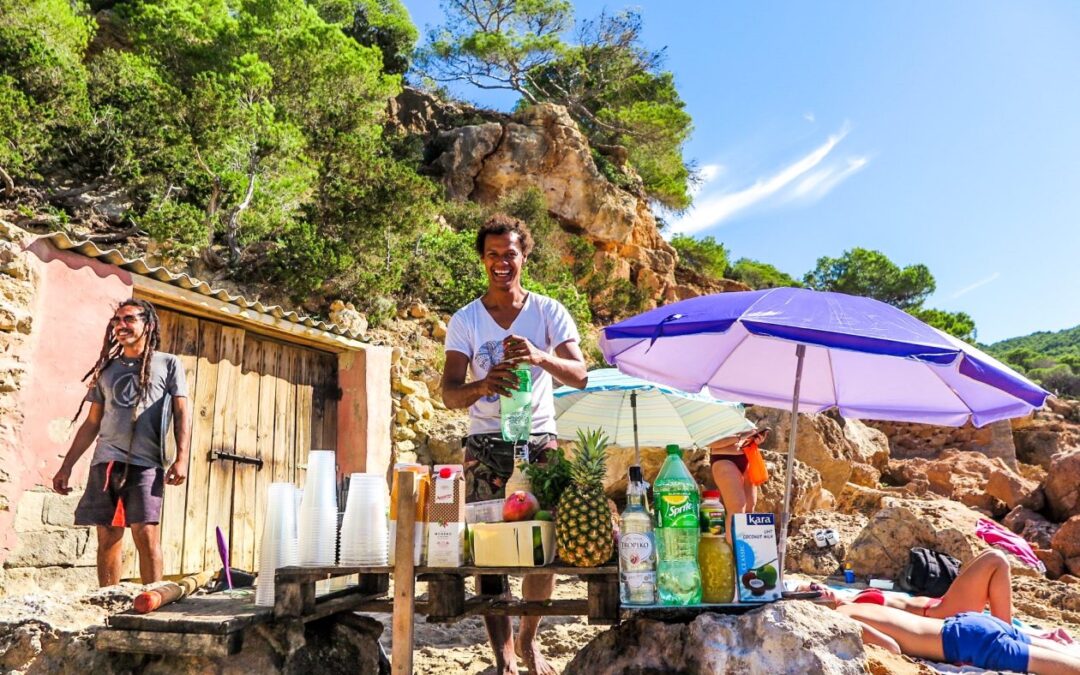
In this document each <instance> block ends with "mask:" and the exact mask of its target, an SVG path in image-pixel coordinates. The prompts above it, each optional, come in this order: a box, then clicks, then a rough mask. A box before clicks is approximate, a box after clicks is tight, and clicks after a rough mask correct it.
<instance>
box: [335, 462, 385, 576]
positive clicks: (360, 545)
mask: <svg viewBox="0 0 1080 675" xmlns="http://www.w3.org/2000/svg"><path fill="white" fill-rule="evenodd" d="M389 503H390V497H389V495H388V494H387V490H386V477H385V476H383V475H381V474H375V473H354V474H352V476H350V477H349V494H348V496H347V497H346V499H345V518H344V520H343V521H342V523H341V564H342V565H385V564H386V559H387V554H388V552H389V537H388V526H387V521H386V509H387V506H388V505H389Z"/></svg>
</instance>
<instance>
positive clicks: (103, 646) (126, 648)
mask: <svg viewBox="0 0 1080 675" xmlns="http://www.w3.org/2000/svg"><path fill="white" fill-rule="evenodd" d="M243 639H244V638H243V634H242V633H239V632H236V633H229V634H227V635H205V634H199V633H154V632H149V631H133V630H117V629H112V628H99V629H98V631H97V633H96V634H95V636H94V648H95V649H97V650H98V651H99V652H126V653H129V654H163V655H166V656H206V657H221V656H229V655H231V654H236V653H237V652H239V651H240V649H241V648H242V647H243Z"/></svg>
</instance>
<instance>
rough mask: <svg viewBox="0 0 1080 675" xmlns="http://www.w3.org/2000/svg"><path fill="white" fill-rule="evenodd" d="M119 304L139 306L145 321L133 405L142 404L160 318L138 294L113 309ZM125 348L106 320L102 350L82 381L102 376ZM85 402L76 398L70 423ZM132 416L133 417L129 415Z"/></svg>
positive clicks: (146, 389)
mask: <svg viewBox="0 0 1080 675" xmlns="http://www.w3.org/2000/svg"><path fill="white" fill-rule="evenodd" d="M121 307H137V308H138V309H139V310H140V313H141V314H142V318H143V324H144V325H145V335H146V347H145V348H144V349H143V353H142V357H141V360H140V363H139V399H138V401H137V402H136V404H135V407H136V408H138V406H140V405H142V403H143V401H144V400H145V399H146V394H147V392H148V391H150V386H149V385H150V363H151V361H152V360H153V358H154V352H156V351H157V349H158V346H160V344H161V333H160V331H159V326H160V321H158V315H157V310H156V309H154V305H152V304H151V303H150V302H149V301H147V300H141V299H139V298H128V299H127V300H124V301H123V302H121V303H120V304H119V305H117V306H116V309H120V308H121ZM123 351H124V349H123V347H121V346H120V343H119V342H117V341H116V336H114V335H113V325H112V321H111V320H110V322H109V324H108V325H107V326H106V327H105V338H104V339H103V340H102V343H101V352H100V353H99V354H98V359H97V361H96V362H94V365H93V367H92V368H90V370H88V371H86V374H85V375H83V377H82V380H81V381H82V382H86V381H87V380H90V385H89V386H91V387H92V386H94V385H95V384H96V383H97V381H98V378H99V377H101V373H102V372H103V371H104V370H105V369H106V368H107V367H108V366H109V364H110V363H112V362H113V361H115V360H116V359H117V358H118V357H119V356H120V354H121V353H123ZM85 404H86V399H85V398H84V399H83V400H82V401H80V402H79V409H78V410H76V411H75V417H73V418H71V423H72V424H74V423H75V421H76V420H78V419H79V415H81V414H82V409H83V406H84V405H85ZM132 419H133V420H134V417H133V418H132Z"/></svg>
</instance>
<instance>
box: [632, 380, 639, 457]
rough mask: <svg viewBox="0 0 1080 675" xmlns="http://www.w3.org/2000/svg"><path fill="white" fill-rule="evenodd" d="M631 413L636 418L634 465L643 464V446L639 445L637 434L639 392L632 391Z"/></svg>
mask: <svg viewBox="0 0 1080 675" xmlns="http://www.w3.org/2000/svg"><path fill="white" fill-rule="evenodd" d="M630 413H631V417H633V419H634V465H635V466H641V448H640V447H638V436H637V392H636V391H631V392H630Z"/></svg>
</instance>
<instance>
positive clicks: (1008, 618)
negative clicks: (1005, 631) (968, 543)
mask: <svg viewBox="0 0 1080 675" xmlns="http://www.w3.org/2000/svg"><path fill="white" fill-rule="evenodd" d="M803 590H812V591H821V592H822V593H823V597H825V598H826V600H828V601H829V602H830V603H832V604H835V605H837V606H839V605H844V604H869V605H882V606H884V607H890V608H893V609H899V610H903V611H905V612H910V613H911V614H918V615H919V616H925V617H929V618H931V619H946V618H948V617H951V616H956V615H957V614H961V613H963V612H982V611H983V610H984V609H986V606H987V605H989V606H990V614H991V615H993V616H994V617H996V618H998V619H1000V620H1002V621H1004V622H1005V623H1011V622H1012V618H1013V611H1012V573H1011V571H1010V570H1009V561H1008V559H1007V558H1006V557H1005V554H1004V553H1002V552H1001V551H992V550H989V551H983V552H982V553H980V554H979V555H977V556H975V557H974V558H972V559H971V560H970V561H968V562H967V563H966V564H965V565H964V566H963V567H962V568H961V569H960V574H959V575H957V577H956V579H954V580H953V582H952V585H950V586H949V590H947V591H946V592H945V594H944V595H943V596H941V597H940V598H928V597H924V596H913V597H905V596H901V595H894V594H890V595H886V594H885V593H882V592H881V591H880V590H878V589H876V588H867V589H864V590H862V591H859V593H858V594H857V595H856V596H855V597H854V598H852V599H851V600H841V599H840V598H838V597H837V596H836V595H835V594H834V593H833V592H832V591H830V590H829V589H827V588H825V587H824V586H821V585H820V584H809V585H807V586H805V587H804V589H803ZM1039 637H1042V638H1044V639H1048V640H1052V641H1054V642H1059V643H1061V644H1071V643H1072V642H1073V640H1072V638H1071V637H1070V636H1069V634H1068V633H1066V632H1065V631H1064V630H1062V629H1060V628H1058V629H1057V630H1055V631H1051V632H1047V633H1045V634H1042V635H1040V636H1039Z"/></svg>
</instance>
